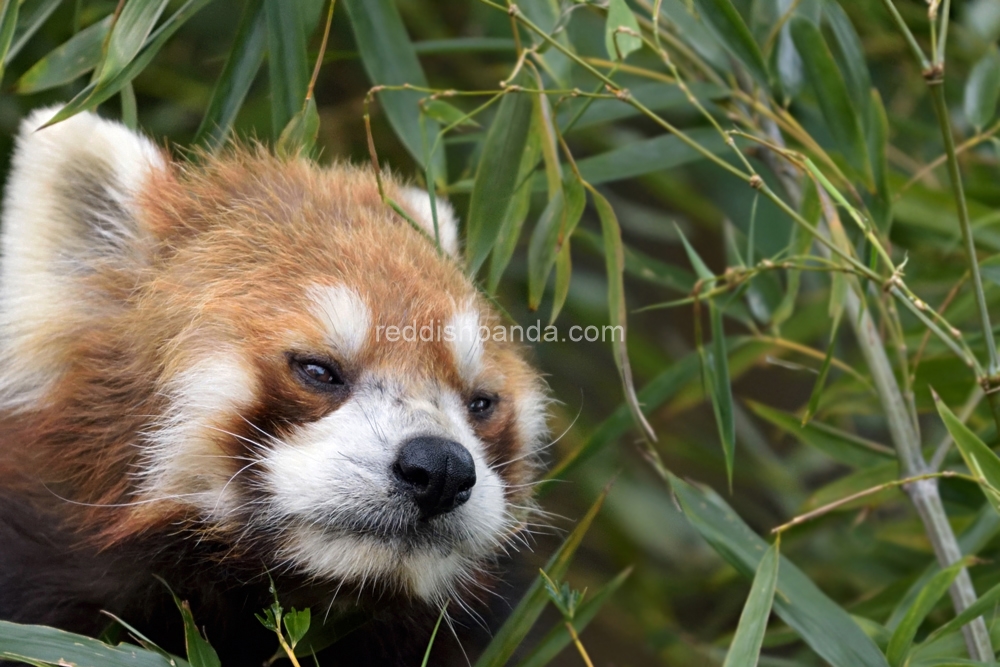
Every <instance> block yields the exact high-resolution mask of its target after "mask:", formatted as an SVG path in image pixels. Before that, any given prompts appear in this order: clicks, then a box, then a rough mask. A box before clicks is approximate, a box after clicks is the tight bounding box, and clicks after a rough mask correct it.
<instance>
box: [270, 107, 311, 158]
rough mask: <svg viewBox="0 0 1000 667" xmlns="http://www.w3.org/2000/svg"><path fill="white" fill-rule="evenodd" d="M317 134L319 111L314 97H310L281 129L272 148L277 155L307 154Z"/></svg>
mask: <svg viewBox="0 0 1000 667" xmlns="http://www.w3.org/2000/svg"><path fill="white" fill-rule="evenodd" d="M317 134H319V111H317V110H316V99H315V98H313V97H310V98H309V99H308V100H306V103H305V105H304V106H303V107H302V110H301V111H299V112H298V113H297V114H295V115H294V116H293V117H292V119H291V120H290V121H288V125H287V126H286V127H285V129H284V130H282V131H281V136H280V137H278V142H277V143H276V144H275V146H274V149H275V151H276V152H277V153H278V155H283V156H292V155H299V154H306V155H308V154H309V153H310V152H312V149H313V146H315V145H316V135H317Z"/></svg>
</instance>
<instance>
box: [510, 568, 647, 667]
mask: <svg viewBox="0 0 1000 667" xmlns="http://www.w3.org/2000/svg"><path fill="white" fill-rule="evenodd" d="M630 574H632V568H631V567H627V568H625V569H624V570H622V571H621V572H619V573H618V575H617V576H616V577H615V578H614V579H612V580H611V581H609V582H608V583H606V584H604V585H603V586H601V588H599V589H598V590H597V591H596V592H595V593H594V595H593V596H592V597H591V598H590V599H589V600H586V601H584V602H583V604H581V605H580V606H579V607H578V608H577V609H576V612H575V613H574V614H573V629H574V630H576V633H577V634H580V633H581V632H583V631H584V629H586V627H587V626H588V625H589V624H590V622H591V621H592V620H594V617H595V616H597V612H599V611H600V610H601V608H602V607H603V606H604V603H606V602H607V601H608V600H609V599H611V596H612V595H614V594H615V592H616V591H617V590H618V589H619V588H621V585H622V584H623V583H625V580H626V579H628V577H629V575H630ZM571 641H572V637H570V634H569V630H568V629H567V628H566V624H565V623H561V622H560V623H557V624H556V626H555V627H554V628H552V630H550V631H549V633H548V634H547V635H545V636H544V637H542V639H541V640H540V641H539V642H538V645H537V646H535V648H534V649H533V650H532V651H531V653H529V654H528V656H527V657H526V658H525V659H524V660H522V661H521V662H520V663H519V664H518V667H544V666H545V665H547V664H549V663H550V662H551V661H552V660H553V659H554V658H555V657H556V656H557V655H559V653H560V652H561V651H562V650H563V649H564V648H566V647H567V646H568V645H569V643H570V642H571Z"/></svg>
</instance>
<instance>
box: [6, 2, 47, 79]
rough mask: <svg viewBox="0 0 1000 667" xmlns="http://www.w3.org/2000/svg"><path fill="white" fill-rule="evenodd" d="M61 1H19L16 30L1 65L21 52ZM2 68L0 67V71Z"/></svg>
mask: <svg viewBox="0 0 1000 667" xmlns="http://www.w3.org/2000/svg"><path fill="white" fill-rule="evenodd" d="M61 2H62V0H36V1H35V2H26V1H25V0H21V12H20V17H19V18H18V21H17V30H15V31H14V39H13V40H12V41H11V44H10V48H9V49H8V50H7V55H6V57H5V58H4V59H3V64H4V65H6V64H8V63H10V61H11V60H13V59H14V57H15V56H17V54H18V53H20V52H21V49H23V48H24V47H25V45H26V44H27V43H28V41H29V40H31V38H32V37H33V36H34V34H35V33H36V32H38V29H39V28H41V27H42V25H43V24H44V23H45V22H46V21H47V20H48V19H49V17H50V16H52V12H54V11H55V10H56V9H57V8H58V7H59V4H60V3H61ZM2 69H3V68H2V67H0V70H2Z"/></svg>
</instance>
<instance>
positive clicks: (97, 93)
mask: <svg viewBox="0 0 1000 667" xmlns="http://www.w3.org/2000/svg"><path fill="white" fill-rule="evenodd" d="M210 1H211V0H187V2H185V3H184V4H183V5H181V6H180V7H179V8H178V9H177V11H176V12H174V13H173V14H171V15H170V18H168V19H167V20H166V21H164V22H163V23H162V24H160V27H158V28H157V29H156V30H155V31H153V34H152V35H150V37H149V40H148V42H147V44H146V47H145V48H144V49H143V50H142V51H141V52H140V53H139V55H138V57H136V58H134V59H132V60H131V61H130V62H129V63H128V64H127V65H126V66H125V68H124V69H122V71H121V72H120V73H119V74H118V75H117V76H116V77H115V78H114V79H112V80H110V81H108V82H107V83H106V84H105V85H104V86H103V87H98V86H97V83H96V82H91V83H90V84H89V85H88V86H87V87H86V88H84V89H83V90H82V91H80V93H79V94H77V95H76V97H74V98H73V99H71V100H70V101H69V102H67V103H66V106H64V107H63V108H62V109H60V110H59V113H57V114H56V115H55V116H53V117H52V119H51V120H50V121H49V122H48V123H47V124H46V126H49V125H55V124H56V123H59V122H61V121H64V120H66V119H67V118H69V117H71V116H74V115H76V114H78V113H80V112H81V111H85V110H87V109H93V108H94V107H96V106H97V105H98V104H100V103H101V102H103V101H105V100H106V99H108V98H109V97H111V96H112V95H114V94H116V93H117V92H118V91H120V90H121V89H122V87H123V86H124V85H125V84H127V83H129V82H130V81H132V79H134V78H135V77H136V76H138V75H139V73H140V72H142V70H144V69H146V67H147V66H148V65H149V63H150V61H152V60H153V57H154V56H155V55H156V54H157V53H158V52H159V51H160V49H161V48H163V45H164V44H166V43H167V40H169V39H170V38H171V37H173V35H174V33H175V32H177V31H178V30H179V29H180V28H181V26H183V25H184V23H185V22H186V21H187V20H188V19H190V18H191V17H192V16H193V15H194V14H196V13H197V12H198V11H199V10H200V9H201V8H202V7H204V6H205V5H207V4H208V3H209V2H210Z"/></svg>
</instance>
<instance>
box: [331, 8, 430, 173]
mask: <svg viewBox="0 0 1000 667" xmlns="http://www.w3.org/2000/svg"><path fill="white" fill-rule="evenodd" d="M343 1H344V6H345V8H346V9H347V15H348V18H350V21H351V28H352V29H353V30H354V38H355V41H356V42H357V44H358V51H359V53H360V54H361V63H362V64H363V65H364V68H365V71H366V72H367V73H368V78H369V80H370V81H371V82H372V84H373V85H386V86H401V85H403V84H407V83H408V84H410V85H412V86H422V87H426V86H427V77H426V76H425V75H424V70H423V68H422V67H421V66H420V61H419V60H418V59H417V53H416V51H415V50H414V48H413V44H412V42H410V36H409V35H408V34H407V33H406V27H405V26H404V25H403V19H402V18H401V17H400V15H399V10H398V9H397V8H396V3H395V2H393V1H392V0H343ZM425 96H426V94H425V93H419V92H417V91H412V90H402V91H385V92H383V93H380V94H379V101H380V102H381V104H382V107H383V108H384V109H385V113H386V117H387V118H388V119H389V124H390V125H392V129H393V130H395V132H396V136H398V137H399V138H400V140H401V141H402V142H403V145H404V146H406V148H407V150H409V152H410V155H412V156H413V159H415V160H416V161H417V163H418V164H420V165H421V166H423V167H425V168H426V167H427V165H426V159H425V155H424V148H423V140H422V139H421V133H420V108H419V103H420V100H421V99H423V98H424V97H425ZM426 132H427V136H428V137H434V136H435V135H436V134H437V132H438V125H437V123H434V122H430V123H428V124H427V128H426ZM432 162H433V164H432V168H433V172H434V174H435V178H437V179H440V180H441V182H444V181H445V180H446V179H447V175H448V169H447V166H446V164H445V156H444V151H436V152H435V153H434V157H433V160H432Z"/></svg>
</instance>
